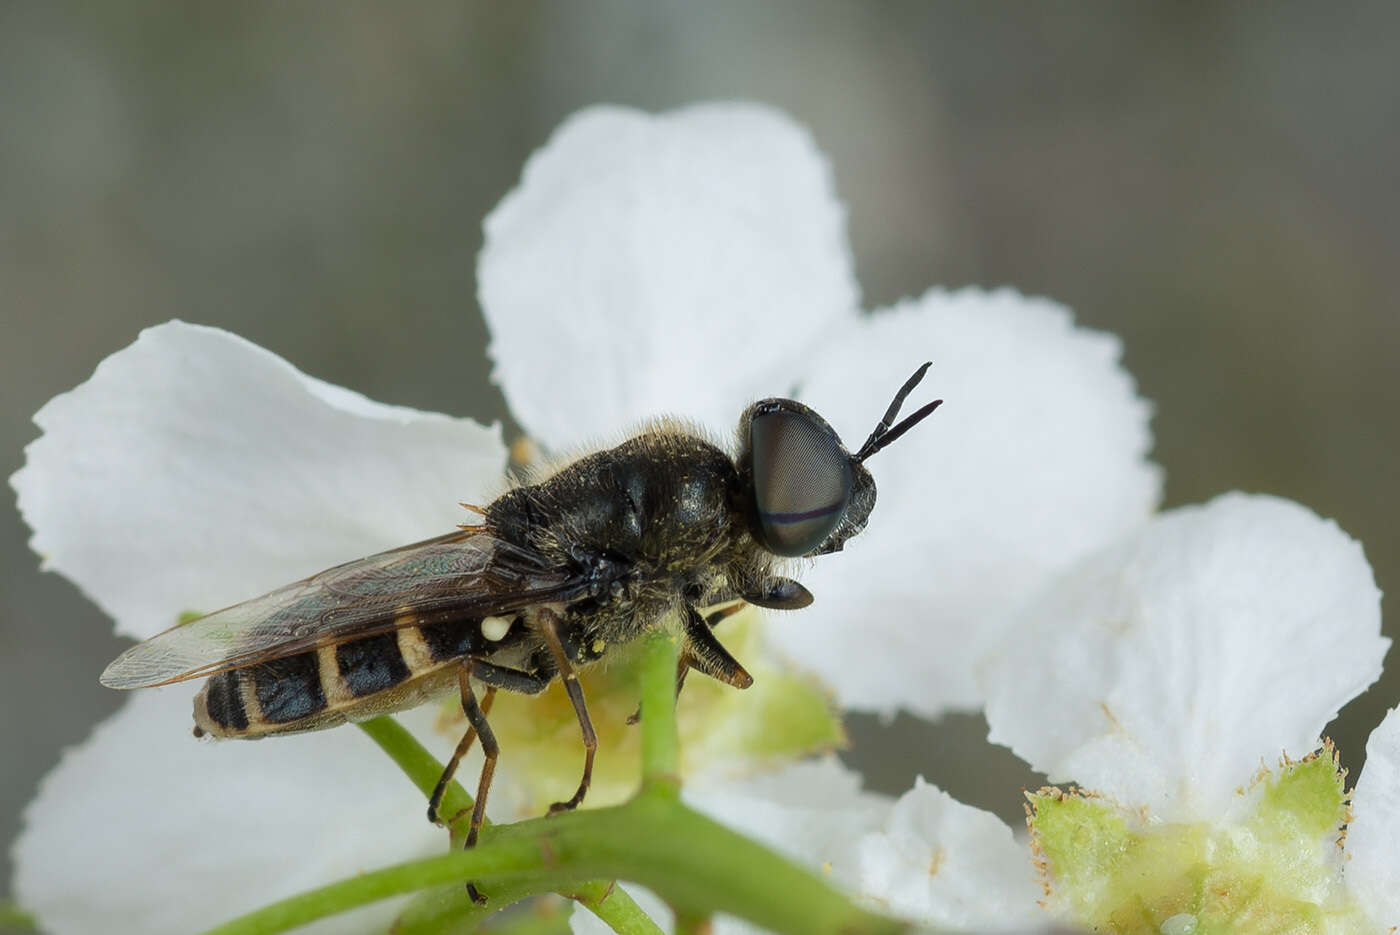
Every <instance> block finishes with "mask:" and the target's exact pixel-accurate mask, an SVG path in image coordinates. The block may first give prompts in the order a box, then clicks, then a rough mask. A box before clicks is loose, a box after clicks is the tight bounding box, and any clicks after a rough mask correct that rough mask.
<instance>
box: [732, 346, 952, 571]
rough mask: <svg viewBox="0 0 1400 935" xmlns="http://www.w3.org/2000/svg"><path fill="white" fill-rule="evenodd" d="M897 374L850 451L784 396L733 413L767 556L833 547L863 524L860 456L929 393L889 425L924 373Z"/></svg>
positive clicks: (871, 503) (752, 524) (913, 419)
mask: <svg viewBox="0 0 1400 935" xmlns="http://www.w3.org/2000/svg"><path fill="white" fill-rule="evenodd" d="M929 366H930V365H929V364H924V365H923V366H922V367H920V368H919V369H918V370H916V371H915V372H914V375H913V376H912V377H910V378H909V379H908V380H907V381H905V384H904V386H902V387H901V388H900V390H899V392H898V393H896V394H895V397H894V401H893V402H891V403H890V405H889V408H888V409H887V410H886V411H885V415H884V418H882V419H881V420H880V422H879V423H878V424H877V425H876V426H875V430H874V431H873V432H871V433H870V437H869V438H867V439H866V440H865V444H864V445H861V447H860V449H859V450H858V451H857V452H856V453H855V454H851V452H850V451H848V450H847V449H846V446H845V445H843V444H842V443H841V438H840V436H838V435H837V434H836V430H835V429H833V428H832V427H831V425H830V424H829V423H828V422H827V421H826V420H825V419H823V418H822V417H821V416H819V415H818V414H817V413H816V412H814V411H813V410H812V409H810V408H809V407H807V406H804V405H803V404H802V403H799V402H797V401H796V400H792V399H764V400H760V401H758V402H756V403H754V404H753V405H752V406H750V407H749V408H748V409H747V410H746V411H745V412H744V414H743V416H742V417H740V419H739V448H740V450H739V457H738V461H737V464H738V468H739V475H740V478H741V480H742V482H743V485H744V493H745V495H746V509H747V512H748V522H749V530H750V532H752V533H753V536H754V538H755V540H757V541H758V542H759V544H760V545H762V546H763V547H764V548H765V549H767V550H768V551H769V552H772V553H773V554H774V555H781V556H785V557H789V558H795V557H798V556H812V555H826V554H828V553H830V552H839V551H841V548H842V547H843V546H844V545H845V543H846V540H847V539H849V538H851V537H852V536H854V535H856V534H857V533H859V532H860V531H861V530H862V529H864V528H865V524H866V523H867V522H868V521H869V519H870V511H871V510H873V509H874V508H875V479H874V478H872V477H871V476H870V471H868V470H867V469H866V467H865V461H866V459H868V458H869V457H870V456H871V455H873V454H875V452H877V451H879V450H880V449H882V448H884V447H886V446H887V445H889V444H890V443H891V442H893V441H894V440H895V439H897V438H899V437H900V436H901V435H903V434H904V433H905V432H907V431H909V430H910V429H911V428H913V427H914V426H915V425H916V424H918V423H919V422H920V421H921V420H922V419H923V418H924V417H925V416H927V415H928V414H929V413H931V412H933V410H935V409H937V408H938V406H939V404H940V403H942V402H943V401H942V400H941V399H940V400H935V401H934V402H931V403H929V404H928V405H926V406H924V407H923V408H921V409H919V410H918V411H917V412H914V413H913V414H911V415H910V416H909V417H908V418H906V419H905V420H904V421H903V422H900V423H899V424H898V425H894V424H893V423H894V420H895V418H896V417H897V416H898V415H899V409H900V406H902V405H903V404H904V399H905V397H907V396H908V395H909V393H910V392H911V391H912V390H913V389H914V387H916V386H918V384H919V381H920V380H922V379H923V378H924V374H925V373H926V372H928V368H929Z"/></svg>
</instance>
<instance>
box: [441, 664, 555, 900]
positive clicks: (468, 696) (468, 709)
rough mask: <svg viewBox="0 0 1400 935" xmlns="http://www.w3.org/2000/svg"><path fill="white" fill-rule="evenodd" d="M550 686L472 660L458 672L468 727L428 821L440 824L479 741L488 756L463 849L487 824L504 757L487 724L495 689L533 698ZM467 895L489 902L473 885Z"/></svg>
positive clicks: (444, 774)
mask: <svg viewBox="0 0 1400 935" xmlns="http://www.w3.org/2000/svg"><path fill="white" fill-rule="evenodd" d="M473 676H475V677H476V678H477V679H478V680H479V681H482V682H485V683H486V698H485V701H484V702H483V703H482V704H477V700H476V693H475V692H474V691H472V678H473ZM548 684H549V682H548V680H546V679H541V678H539V677H538V676H536V675H533V674H531V673H528V672H519V671H517V670H514V669H506V668H503V667H501V666H495V665H492V664H491V663H489V662H482V661H480V660H476V659H471V658H468V659H466V660H465V661H464V662H463V663H462V667H461V668H460V669H458V670H457V686H458V688H459V689H460V691H461V695H462V713H463V714H465V715H466V716H467V724H468V725H469V726H468V728H467V733H466V734H465V735H464V736H463V737H462V741H461V743H459V744H457V749H456V751H454V752H453V754H452V759H451V760H449V761H448V764H447V768H446V769H444V770H443V771H442V776H441V777H440V778H439V779H438V782H437V786H436V787H435V788H434V789H433V794H432V797H431V798H430V799H429V800H428V820H429V821H432V822H434V823H436V822H437V820H438V808H439V807H440V806H441V805H442V796H443V793H444V792H445V791H446V789H447V784H448V783H449V782H451V781H452V775H453V774H454V773H455V772H456V771H457V765H458V764H459V763H460V762H461V760H462V757H463V756H465V755H466V753H467V751H468V750H470V749H471V746H472V742H473V740H474V739H475V738H477V737H480V738H481V752H482V753H484V754H485V755H486V760H485V762H484V763H482V765H481V778H480V779H478V780H477V784H476V801H475V802H474V803H473V805H472V820H471V825H470V827H469V829H468V831H467V840H466V843H465V844H464V845H463V847H473V846H475V844H476V839H477V836H478V835H479V834H480V833H481V825H482V822H484V821H485V820H486V797H487V795H489V794H490V792H491V780H492V779H493V778H494V777H495V775H496V759H497V758H498V757H499V756H500V753H501V748H500V746H499V745H498V744H497V743H496V735H495V733H494V732H493V731H492V730H491V725H490V724H489V723H487V720H486V712H487V711H489V710H490V708H491V702H492V701H493V700H494V699H495V697H496V689H497V688H498V687H499V688H504V689H506V690H508V691H519V692H526V693H529V694H534V693H537V692H540V691H543V690H544V687H545V686H546V685H548ZM459 814H460V813H459ZM457 817H458V816H456V815H454V816H453V817H452V819H451V820H452V821H456V819H457ZM467 893H468V895H469V896H471V899H472V902H474V903H477V904H478V905H480V904H483V903H485V902H486V897H485V896H483V895H481V893H480V892H478V891H477V888H476V886H475V885H474V884H472V883H468V884H467Z"/></svg>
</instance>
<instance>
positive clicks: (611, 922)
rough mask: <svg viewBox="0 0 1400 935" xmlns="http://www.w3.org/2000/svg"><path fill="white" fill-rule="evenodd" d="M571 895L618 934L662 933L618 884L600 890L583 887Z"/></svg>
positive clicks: (645, 934) (648, 934)
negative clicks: (582, 889) (580, 890)
mask: <svg viewBox="0 0 1400 935" xmlns="http://www.w3.org/2000/svg"><path fill="white" fill-rule="evenodd" d="M590 886H591V887H596V886H597V884H590ZM571 895H572V896H573V898H574V899H575V900H577V901H578V902H579V903H580V904H582V905H583V906H585V907H587V908H588V910H589V911H590V912H592V913H593V914H594V915H595V916H597V917H598V918H600V919H602V920H603V921H604V922H606V923H607V924H608V926H609V927H610V928H611V929H612V930H613V931H614V932H617V933H618V935H662V931H661V927H660V926H659V925H657V924H656V923H655V922H653V921H652V919H651V916H649V915H647V914H646V913H645V912H643V911H642V907H641V906H639V905H637V901H636V900H634V899H633V898H632V897H631V896H629V895H627V891H626V890H624V889H623V888H622V887H620V886H617V885H615V884H614V885H611V886H608V887H606V888H605V889H603V890H602V891H601V892H598V891H596V890H589V889H585V890H584V891H582V892H575V893H572V894H571Z"/></svg>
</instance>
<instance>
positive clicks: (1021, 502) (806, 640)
mask: <svg viewBox="0 0 1400 935" xmlns="http://www.w3.org/2000/svg"><path fill="white" fill-rule="evenodd" d="M1120 350H1121V348H1120V345H1119V342H1118V339H1117V338H1115V337H1113V336H1111V335H1107V334H1103V333H1101V332H1095V331H1088V330H1086V329H1083V328H1076V327H1075V326H1074V323H1073V320H1072V318H1071V316H1070V314H1069V312H1068V311H1067V310H1066V309H1064V308H1063V307H1062V306H1059V305H1056V304H1055V303H1053V302H1049V301H1047V300H1044V299H1032V298H1025V297H1023V296H1020V295H1018V294H1016V293H1014V292H1011V291H1009V290H1001V291H997V292H990V293H989V292H982V291H978V290H963V291H959V292H955V293H946V292H941V291H937V290H934V291H931V292H929V293H927V294H926V295H924V296H923V297H922V298H920V299H917V300H910V301H906V302H903V303H900V304H899V305H897V306H896V307H894V308H893V309H890V310H888V311H883V312H879V313H876V314H875V315H873V316H871V317H870V318H868V319H866V320H864V321H862V322H860V323H859V324H857V325H853V326H852V327H850V328H849V329H847V331H845V332H843V333H842V334H841V336H840V338H839V340H836V341H833V342H832V343H831V344H829V345H828V346H827V347H826V348H825V349H824V351H823V353H822V354H821V355H819V356H817V357H815V358H814V359H813V360H812V361H811V363H810V365H809V369H808V372H809V373H810V374H811V378H810V381H809V382H808V383H806V384H805V385H804V387H803V392H802V397H803V399H804V400H806V401H807V402H808V403H810V404H811V405H812V406H813V408H815V409H816V410H817V411H818V412H820V413H822V414H823V415H824V416H826V417H827V418H828V419H829V420H830V421H831V423H832V425H833V426H835V428H836V430H837V431H838V432H839V433H840V434H841V437H842V438H843V439H844V440H845V442H846V444H847V446H848V447H849V448H851V449H852V450H855V449H856V448H858V447H859V446H860V444H861V443H862V442H863V441H864V440H865V437H866V435H867V434H869V432H870V430H871V429H872V428H874V426H875V423H876V421H877V420H878V419H879V418H880V416H881V415H883V413H884V411H885V407H886V406H887V405H888V404H889V401H890V399H891V398H892V397H893V396H894V393H895V390H897V389H898V388H899V386H900V385H901V384H902V383H903V381H904V380H905V378H906V377H908V376H909V374H911V373H913V371H914V369H915V368H916V367H917V366H918V365H919V364H921V363H922V362H924V361H925V360H932V361H933V367H932V369H931V370H930V371H929V373H928V375H927V377H925V379H924V382H923V384H921V385H920V386H919V388H918V389H917V390H916V391H915V392H914V393H913V395H912V396H911V397H910V398H909V399H908V400H907V401H906V403H905V407H904V409H905V414H907V413H909V412H912V411H914V409H915V408H917V407H918V406H920V405H922V404H923V403H925V402H928V401H929V400H932V399H935V398H940V397H941V398H943V399H945V400H946V402H945V403H944V405H943V407H942V408H941V409H939V410H938V411H937V412H936V413H934V414H933V415H932V416H930V417H929V419H928V421H927V422H925V423H923V424H921V425H919V426H918V427H916V428H915V429H913V430H912V431H911V432H910V433H909V434H907V435H905V436H904V437H903V438H900V439H899V440H898V441H896V442H894V443H893V444H892V445H891V446H890V447H889V448H888V449H886V450H884V451H881V452H880V453H878V454H876V455H875V456H874V457H873V458H871V460H870V461H869V462H868V464H867V466H868V467H869V468H870V471H871V473H872V474H873V475H874V477H875V483H876V487H877V489H878V491H879V499H878V502H877V503H876V507H875V510H874V513H873V514H872V516H871V520H870V525H869V527H868V528H867V530H866V531H865V532H863V533H862V534H861V535H860V536H859V537H857V538H856V539H853V540H851V542H850V543H849V544H848V545H847V546H846V549H845V551H844V552H842V553H840V554H837V555H832V556H828V557H824V558H820V559H818V560H817V561H816V563H815V565H816V567H815V568H814V569H813V570H812V571H811V572H810V573H808V574H807V575H806V577H805V578H804V583H806V584H807V585H808V586H809V587H810V589H811V591H812V593H813V594H814V595H816V602H815V604H814V605H813V606H812V607H811V608H810V609H808V610H804V611H802V612H800V613H796V614H775V615H773V630H772V632H773V633H774V634H775V639H776V640H777V641H778V645H779V646H780V647H781V649H782V650H783V651H784V652H785V653H786V654H787V655H789V656H791V657H793V658H794V659H796V660H797V661H798V662H800V663H801V664H803V665H805V666H807V667H809V668H811V669H813V670H815V671H817V672H819V673H821V674H822V675H824V676H825V677H826V679H827V681H828V682H829V683H830V684H831V685H832V687H833V688H834V689H835V690H836V692H837V693H838V696H839V698H840V700H841V702H842V704H843V705H845V706H846V707H854V708H859V709H862V710H880V711H891V710H893V709H895V708H899V707H902V708H906V709H908V710H911V711H913V712H915V713H917V714H921V715H924V716H927V717H934V716H937V715H938V714H939V713H941V712H942V711H944V710H945V709H947V708H973V707H976V706H978V705H979V704H980V703H981V700H982V695H981V691H980V689H979V688H978V685H977V682H976V679H975V677H974V667H975V662H976V660H978V659H980V658H981V657H982V656H983V655H984V654H985V653H986V652H987V651H988V649H989V648H991V647H993V646H995V645H997V643H998V642H999V641H1000V639H1001V635H1002V633H1003V632H1004V628H1005V621H1006V619H1007V618H1008V616H1009V614H1010V612H1011V611H1012V609H1013V608H1014V607H1016V606H1017V605H1018V604H1019V602H1020V601H1021V599H1022V598H1023V597H1024V596H1025V595H1026V594H1028V593H1031V592H1032V591H1033V590H1034V589H1036V588H1038V587H1040V586H1042V585H1043V584H1044V583H1045V582H1046V581H1047V580H1048V579H1049V577H1050V576H1051V575H1052V574H1054V573H1056V572H1058V571H1060V570H1062V569H1064V568H1067V567H1069V566H1070V565H1071V564H1072V563H1073V562H1074V561H1076V560H1077V559H1079V558H1080V557H1082V556H1084V555H1085V554H1088V553H1089V552H1091V551H1092V550H1094V549H1097V548H1100V547H1101V546H1103V545H1104V544H1105V543H1107V542H1110V541H1112V540H1113V539H1115V538H1117V537H1118V536H1120V535H1122V534H1124V533H1125V532H1127V531H1129V530H1131V529H1133V528H1135V527H1136V526H1138V525H1139V524H1141V523H1142V522H1143V521H1144V520H1145V519H1146V517H1147V516H1148V515H1149V514H1150V513H1151V511H1152V510H1153V509H1154V507H1155V505H1156V502H1157V498H1158V496H1159V492H1160V489H1161V475H1160V471H1159V470H1158V469H1157V467H1156V466H1155V465H1152V464H1151V463H1149V462H1148V461H1147V460H1146V455H1147V451H1148V448H1149V447H1150V446H1151V435H1150V433H1149V431H1148V419H1149V417H1150V406H1149V405H1148V404H1147V403H1146V402H1144V401H1143V400H1141V399H1139V398H1138V397H1137V395H1136V394H1135V392H1134V388H1133V381H1132V378H1131V377H1130V376H1129V375H1128V374H1127V372H1126V371H1124V370H1123V368H1122V367H1121V366H1120V365H1119V362H1118V358H1119V353H1120Z"/></svg>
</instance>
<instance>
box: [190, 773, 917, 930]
mask: <svg viewBox="0 0 1400 935" xmlns="http://www.w3.org/2000/svg"><path fill="white" fill-rule="evenodd" d="M598 878H622V879H628V880H635V881H636V882H638V883H641V884H642V885H643V886H647V887H650V888H651V889H652V890H654V891H656V892H657V893H658V894H659V895H661V896H662V898H664V899H666V900H667V901H668V902H669V903H671V904H672V905H674V906H676V907H677V909H678V910H679V911H680V912H682V913H685V914H687V915H690V916H702V915H707V914H709V913H711V912H727V913H730V914H731V915H737V916H740V917H741V918H745V919H748V920H750V921H752V922H755V923H757V924H759V925H762V926H765V927H767V928H770V929H773V930H774V931H777V932H790V933H793V935H838V933H840V935H856V933H870V935H885V933H891V935H893V933H897V932H904V931H906V927H905V926H904V924H903V923H900V922H897V921H895V920H893V919H888V918H885V917H882V916H878V915H875V914H873V913H870V912H867V911H865V910H864V909H860V908H859V907H857V906H855V905H854V904H852V903H851V902H850V901H849V900H848V899H846V897H844V896H843V895H841V894H840V893H839V892H837V891H836V890H834V889H832V888H831V887H830V886H828V885H827V883H826V882H825V881H824V880H822V879H821V878H820V877H818V876H816V875H815V874H812V873H810V872H809V871H807V870H805V869H802V868H799V867H797V866H795V865H793V864H791V863H789V862H788V861H786V860H785V859H783V858H782V857H779V856H778V855H777V854H775V853H773V852H772V851H770V850H768V849H767V848H765V847H763V846H761V845H759V844H755V843H754V842H752V841H750V840H748V839H747V838H745V837H743V836H742V835H739V834H736V833H735V832H733V831H730V830H729V829H727V828H725V827H724V826H722V825H720V824H718V823H716V822H714V821H711V820H710V819H708V818H706V817H705V816H704V815H701V814H700V813H698V812H695V811H692V810H691V809H689V808H687V807H686V806H685V805H683V804H681V803H679V802H677V801H675V800H674V799H673V798H671V797H670V796H668V795H662V794H657V793H655V792H644V793H642V794H640V795H638V796H637V798H635V799H633V800H632V801H631V802H628V803H626V804H625V805H619V806H617V807H615V808H606V809H597V810H593V811H586V812H570V813H567V814H563V815H557V816H555V817H553V818H536V819H532V820H530V821H523V822H519V823H517V824H513V825H508V826H498V827H496V828H494V829H492V834H491V836H490V840H489V841H484V842H483V843H482V844H481V845H480V846H478V847H476V848H474V849H473V850H470V851H457V852H454V853H450V854H445V855H442V856H439V857H429V858H426V859H423V860H415V861H410V862H408V863H404V864H399V865H397V866H393V867H388V868H385V869H383V870H376V871H373V872H370V873H364V874H361V875H359V876H356V877H352V878H350V879H348V880H342V881H341V882H339V883H333V884H331V885H329V886H325V887H321V888H320V889H316V890H311V891H309V892H306V893H302V894H300V895H297V896H293V897H290V898H289V899H285V900H282V901H281V902H278V903H273V904H272V905H270V906H267V907H265V908H263V909H259V910H257V911H256V912H253V913H250V914H249V915H246V916H243V917H241V918H239V919H236V920H234V921H233V922H230V923H227V924H226V925H222V926H219V927H218V928H215V929H211V930H210V931H209V933H208V935H271V933H275V932H283V931H286V930H287V929H290V928H294V927H295V926H298V925H304V924H305V923H307V922H311V921H313V920H315V919H319V918H323V917H324V916H328V915H332V914H334V913H337V912H343V911H345V910H347V909H352V908H355V907H357V906H362V905H365V904H366V903H370V902H375V901H377V900H380V899H385V898H387V897H389V896H396V895H399V894H402V893H409V892H413V891H416V890H420V889H424V888H427V887H431V886H438V885H441V884H445V883H451V882H454V881H466V880H475V881H476V882H477V884H478V885H479V886H480V887H481V889H482V890H483V891H484V892H487V893H492V894H495V898H496V899H498V900H499V902H498V903H497V904H496V908H500V907H501V906H503V905H505V902H506V901H505V899H504V898H502V897H504V895H505V888H507V887H511V888H513V887H520V888H521V889H522V890H525V891H529V892H533V893H540V892H547V891H550V890H563V891H566V892H567V891H569V890H570V889H573V888H575V887H577V886H578V885H579V884H580V883H583V882H586V881H589V880H593V879H598ZM613 895H616V891H614V894H613ZM610 898H611V897H610Z"/></svg>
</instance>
